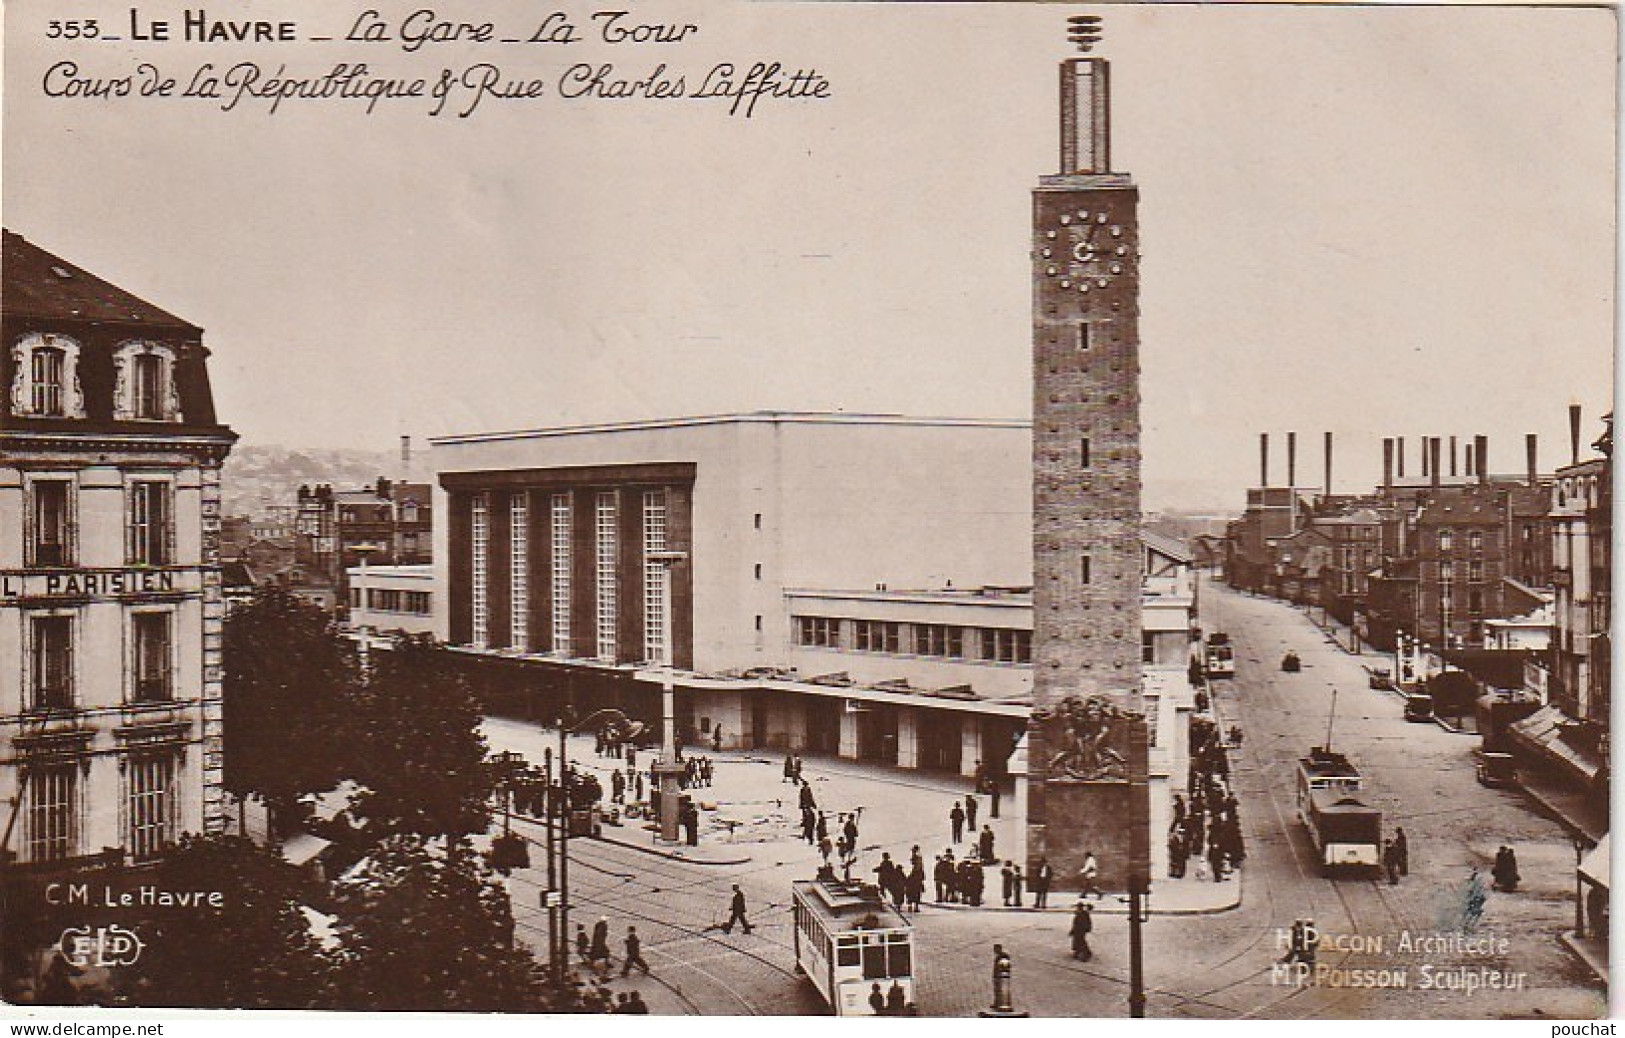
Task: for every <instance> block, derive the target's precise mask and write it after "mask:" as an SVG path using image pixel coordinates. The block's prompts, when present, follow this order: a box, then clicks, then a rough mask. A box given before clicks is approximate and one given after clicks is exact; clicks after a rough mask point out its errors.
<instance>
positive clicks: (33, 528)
mask: <svg viewBox="0 0 1625 1038" xmlns="http://www.w3.org/2000/svg"><path fill="white" fill-rule="evenodd" d="M28 486H29V491H30V493H29V501H30V504H31V511H32V513H33V514H32V516H31V518H30V522H29V524H28V525H29V538H28V547H29V558H28V564H29V565H30V566H71V565H73V556H74V552H73V540H74V538H73V484H72V483H71V482H69V481H68V480H65V479H36V480H33V481H31V482H30V483H29V485H28Z"/></svg>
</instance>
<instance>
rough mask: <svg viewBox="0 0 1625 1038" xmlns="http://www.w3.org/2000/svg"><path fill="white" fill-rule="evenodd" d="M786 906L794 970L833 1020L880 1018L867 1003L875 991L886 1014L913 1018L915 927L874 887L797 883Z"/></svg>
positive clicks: (826, 881)
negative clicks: (790, 914) (790, 909)
mask: <svg viewBox="0 0 1625 1038" xmlns="http://www.w3.org/2000/svg"><path fill="white" fill-rule="evenodd" d="M791 902H792V904H793V906H794V910H795V941H796V968H797V969H798V970H799V971H800V972H802V973H804V974H806V976H807V977H808V978H809V979H811V980H812V982H813V986H814V987H816V988H817V989H818V993H819V994H821V995H823V996H824V1001H826V1002H828V1003H829V1006H830V1008H831V1009H833V1010H834V1011H835V1015H836V1016H875V1015H880V1014H877V1013H876V1012H875V1010H874V1008H873V1007H872V1005H871V1001H870V1000H871V998H872V997H873V995H874V993H875V991H876V990H877V986H878V991H879V993H880V996H881V998H882V999H884V1000H885V1001H886V1002H887V1004H888V1006H889V1007H890V1008H888V1009H887V1011H886V1012H887V1014H889V1015H904V1014H906V1015H913V1014H914V1012H915V1003H914V928H913V927H912V926H910V925H909V921H908V919H907V918H905V917H904V916H903V913H901V912H899V911H898V910H897V909H895V908H893V907H892V906H891V904H890V903H889V902H887V900H886V899H885V897H884V896H883V895H882V894H881V893H880V891H879V889H878V888H876V887H874V886H872V885H866V884H860V883H842V882H840V881H838V880H834V879H831V878H825V879H813V880H797V881H796V882H795V883H794V884H792V887H791ZM899 1002H901V1004H902V1006H901V1007H900V1008H899V1007H898V1003H899Z"/></svg>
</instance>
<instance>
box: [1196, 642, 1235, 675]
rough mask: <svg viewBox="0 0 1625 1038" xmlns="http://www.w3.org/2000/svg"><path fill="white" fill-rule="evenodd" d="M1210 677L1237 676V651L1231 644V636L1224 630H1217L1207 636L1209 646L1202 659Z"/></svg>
mask: <svg viewBox="0 0 1625 1038" xmlns="http://www.w3.org/2000/svg"><path fill="white" fill-rule="evenodd" d="M1202 664H1203V667H1204V669H1205V670H1206V671H1207V676H1208V677H1209V678H1233V677H1235V676H1236V651H1235V649H1233V648H1232V647H1231V645H1230V636H1229V635H1228V634H1225V633H1224V632H1223V631H1215V632H1213V633H1212V634H1210V635H1208V636H1207V646H1206V649H1205V652H1204V654H1203V661H1202Z"/></svg>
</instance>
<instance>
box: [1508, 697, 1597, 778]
mask: <svg viewBox="0 0 1625 1038" xmlns="http://www.w3.org/2000/svg"><path fill="white" fill-rule="evenodd" d="M1569 723H1572V722H1570V721H1569V720H1568V718H1566V717H1564V716H1563V712H1562V711H1561V710H1559V709H1558V708H1557V707H1555V706H1543V707H1541V708H1540V709H1539V710H1536V711H1535V712H1534V713H1532V714H1530V715H1529V716H1528V717H1526V718H1524V719H1523V720H1521V721H1518V722H1517V723H1515V724H1511V725H1508V726H1507V734H1508V735H1509V736H1511V737H1512V741H1513V742H1515V743H1517V744H1518V745H1520V746H1522V747H1523V748H1524V749H1526V750H1528V751H1529V752H1531V753H1534V754H1535V755H1537V756H1539V757H1543V758H1545V759H1548V760H1551V761H1553V762H1555V763H1557V764H1559V765H1561V766H1562V767H1565V768H1567V769H1569V770H1570V771H1572V772H1573V773H1574V774H1576V775H1577V776H1579V777H1580V778H1581V779H1582V780H1584V781H1586V782H1591V781H1592V780H1594V779H1595V778H1596V777H1597V769H1598V767H1599V764H1600V762H1599V761H1595V760H1592V759H1591V756H1590V755H1589V754H1587V753H1585V752H1584V751H1583V750H1580V749H1578V748H1576V747H1574V746H1570V745H1569V744H1568V743H1566V742H1564V741H1563V739H1562V726H1563V725H1564V724H1569Z"/></svg>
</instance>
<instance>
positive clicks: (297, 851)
mask: <svg viewBox="0 0 1625 1038" xmlns="http://www.w3.org/2000/svg"><path fill="white" fill-rule="evenodd" d="M331 846H333V841H332V840H324V839H322V838H321V837H320V836H316V835H314V834H312V833H299V834H298V835H297V836H290V837H288V839H287V841H286V842H284V843H283V844H282V860H283V861H286V862H287V863H288V864H290V865H308V864H310V863H311V862H312V861H314V860H315V859H316V857H317V856H318V855H320V854H321V853H322V852H323V851H325V850H327V848H329V847H331Z"/></svg>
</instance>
